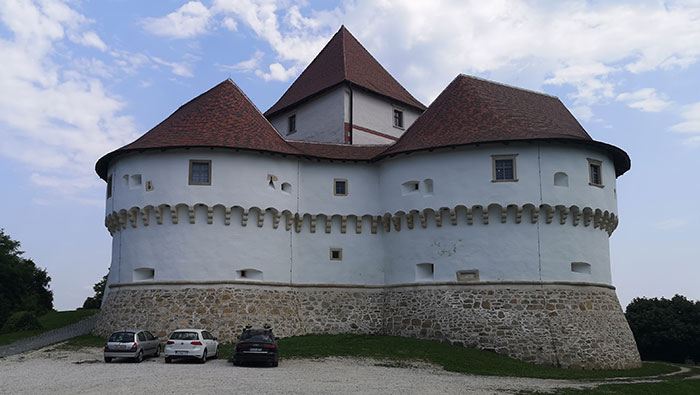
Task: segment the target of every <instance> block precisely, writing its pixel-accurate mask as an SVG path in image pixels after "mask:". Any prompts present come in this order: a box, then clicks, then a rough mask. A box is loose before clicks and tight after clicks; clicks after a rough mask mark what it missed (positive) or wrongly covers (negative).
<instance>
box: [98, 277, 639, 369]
mask: <svg viewBox="0 0 700 395" xmlns="http://www.w3.org/2000/svg"><path fill="white" fill-rule="evenodd" d="M249 324H250V325H258V326H259V325H263V324H270V325H272V326H273V327H274V329H275V333H276V334H277V335H278V336H281V337H287V336H295V335H302V334H309V333H364V334H389V335H396V336H404V337H415V338H423V339H431V340H439V341H444V342H449V343H453V344H457V345H463V346H469V347H478V348H482V349H488V350H493V351H495V352H497V353H500V354H505V355H508V356H511V357H513V358H517V359H520V360H523V361H528V362H533V363H538V364H549V365H556V366H562V367H571V368H585V369H627V368H634V367H639V366H641V362H640V358H639V353H638V351H637V347H636V344H635V341H634V338H633V336H632V332H631V331H630V329H629V326H628V324H627V321H626V320H625V317H624V314H623V312H622V310H621V308H620V303H619V301H618V300H617V296H616V295H615V291H614V290H613V289H610V288H607V287H603V286H590V285H571V284H556V283H547V284H540V283H521V284H503V283H492V284H484V283H480V284H443V285H420V286H419V285H407V286H392V287H386V288H368V287H357V288H351V287H327V286H317V287H308V286H303V287H302V286H289V285H286V286H284V285H271V284H268V285H264V284H261V285H257V286H255V285H246V284H234V283H231V284H224V283H220V284H189V285H187V284H160V285H159V284H148V285H147V284H143V285H136V284H129V285H124V286H118V287H113V288H111V289H110V292H109V294H108V296H107V300H106V301H105V303H104V305H103V307H102V312H101V314H100V319H99V321H98V323H97V326H96V328H95V331H94V333H95V334H97V335H100V336H106V335H107V334H108V333H110V332H112V331H114V330H117V329H120V328H135V327H139V328H147V329H150V330H152V331H153V332H154V333H157V335H158V336H161V337H163V336H167V335H168V334H169V333H170V332H171V331H172V330H174V329H177V328H185V327H206V328H207V329H209V330H211V331H212V332H213V333H214V334H215V336H218V337H219V340H220V341H223V342H233V341H235V336H236V335H238V334H239V333H240V332H241V330H242V328H243V327H244V326H245V325H249Z"/></svg>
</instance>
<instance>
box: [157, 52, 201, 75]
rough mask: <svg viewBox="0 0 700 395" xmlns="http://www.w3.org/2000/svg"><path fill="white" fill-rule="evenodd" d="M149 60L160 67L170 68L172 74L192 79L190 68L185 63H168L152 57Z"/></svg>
mask: <svg viewBox="0 0 700 395" xmlns="http://www.w3.org/2000/svg"><path fill="white" fill-rule="evenodd" d="M151 60H153V61H154V62H155V63H158V64H160V65H163V66H166V67H170V70H171V71H172V73H173V74H175V75H179V76H180V77H194V74H192V70H191V69H192V66H191V65H190V64H188V63H185V62H168V61H165V60H163V59H161V58H159V57H156V56H152V57H151Z"/></svg>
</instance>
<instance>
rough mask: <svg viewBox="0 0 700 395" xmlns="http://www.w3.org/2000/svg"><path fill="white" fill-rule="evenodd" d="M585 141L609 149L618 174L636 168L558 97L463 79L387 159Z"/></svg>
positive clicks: (441, 97)
mask: <svg viewBox="0 0 700 395" xmlns="http://www.w3.org/2000/svg"><path fill="white" fill-rule="evenodd" d="M541 139H547V140H550V141H554V140H559V141H569V142H581V143H584V144H587V145H595V146H597V147H598V148H604V149H605V150H607V151H610V153H611V154H612V155H613V157H614V158H615V168H616V172H617V174H618V175H620V174H622V173H624V172H625V171H627V170H628V169H629V167H630V163H629V157H628V156H627V154H625V152H624V151H622V150H620V149H619V148H617V147H613V146H611V145H608V144H604V143H599V142H596V141H593V139H591V136H589V135H588V133H586V131H585V130H584V129H583V127H582V126H581V124H579V123H578V121H577V120H576V118H574V116H573V115H571V113H570V112H569V110H567V108H566V107H565V106H564V104H562V102H561V101H560V100H559V99H558V98H556V97H554V96H549V95H545V94H542V93H537V92H533V91H529V90H525V89H520V88H515V87H512V86H508V85H504V84H499V83H495V82H491V81H486V80H483V79H480V78H476V77H471V76H467V75H464V74H461V75H458V76H457V78H455V79H454V80H453V81H452V82H451V83H450V84H449V85H448V86H447V88H445V90H443V91H442V93H440V95H439V96H438V97H437V98H436V99H435V101H433V103H432V104H430V107H429V108H428V109H427V110H426V111H425V112H424V113H423V114H422V115H421V116H420V117H419V118H418V119H417V120H416V121H415V122H414V123H413V124H412V125H411V127H410V128H408V130H407V131H406V132H405V133H404V134H403V135H402V136H401V138H400V139H399V141H397V142H396V144H394V145H392V146H391V147H389V148H388V149H387V150H386V151H385V152H384V153H382V155H381V156H387V155H392V154H397V153H405V152H411V151H418V150H423V149H434V148H439V147H449V146H458V145H472V144H478V143H491V142H504V141H523V140H530V141H531V140H541Z"/></svg>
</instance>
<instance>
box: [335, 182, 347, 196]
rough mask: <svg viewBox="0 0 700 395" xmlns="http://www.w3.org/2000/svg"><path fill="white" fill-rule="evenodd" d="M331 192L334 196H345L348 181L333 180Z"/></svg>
mask: <svg viewBox="0 0 700 395" xmlns="http://www.w3.org/2000/svg"><path fill="white" fill-rule="evenodd" d="M334 184H335V185H334V187H333V194H334V195H335V196H347V194H348V181H347V180H334Z"/></svg>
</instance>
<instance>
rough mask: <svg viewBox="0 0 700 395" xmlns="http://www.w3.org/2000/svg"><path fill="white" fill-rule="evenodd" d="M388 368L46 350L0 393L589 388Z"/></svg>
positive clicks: (2, 378) (13, 361)
mask: <svg viewBox="0 0 700 395" xmlns="http://www.w3.org/2000/svg"><path fill="white" fill-rule="evenodd" d="M76 362H80V363H76ZM382 365H387V366H382ZM390 365H395V364H392V363H391V362H387V363H382V362H379V361H375V360H370V359H354V358H327V359H299V360H281V361H280V366H279V367H278V368H262V367H234V366H233V365H232V364H231V363H229V362H227V361H225V360H210V361H207V363H206V364H205V365H200V364H197V363H191V362H185V361H183V362H176V363H173V364H169V365H166V364H165V362H164V360H163V358H156V359H147V360H146V361H144V362H142V363H141V364H137V363H132V362H116V363H115V362H113V363H110V364H106V363H104V362H103V361H102V352H101V350H99V349H83V350H80V351H62V350H56V349H55V348H52V347H48V348H44V349H41V350H37V351H33V352H29V353H25V354H21V355H14V356H11V357H6V358H2V359H0V393H1V394H36V395H41V394H47V395H48V394H50V395H61V394H231V393H255V394H324V395H325V394H331V393H340V394H401V395H406V394H503V393H515V392H518V391H522V390H531V391H532V390H536V391H551V390H554V389H556V388H561V387H568V388H585V387H586V386H591V385H594V384H585V383H579V382H573V381H563V380H542V379H526V378H509V377H490V376H470V375H464V374H458V373H451V372H446V371H444V370H442V369H441V368H438V367H435V366H433V365H429V364H425V363H420V362H416V363H410V364H407V365H405V364H402V365H401V367H388V366H390Z"/></svg>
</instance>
